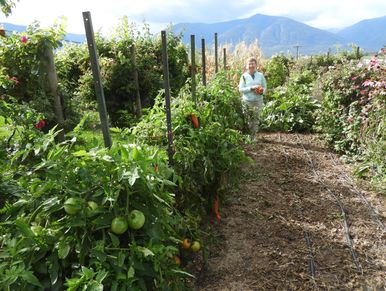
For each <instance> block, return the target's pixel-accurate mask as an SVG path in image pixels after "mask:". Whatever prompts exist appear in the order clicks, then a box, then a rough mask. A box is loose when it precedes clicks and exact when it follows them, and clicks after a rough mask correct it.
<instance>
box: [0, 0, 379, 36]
mask: <svg viewBox="0 0 386 291" xmlns="http://www.w3.org/2000/svg"><path fill="white" fill-rule="evenodd" d="M83 11H90V12H91V16H92V21H93V25H94V30H98V29H100V28H102V27H103V30H104V31H107V30H108V29H110V28H112V27H115V26H116V25H117V23H118V21H119V19H120V18H122V17H123V16H128V18H129V20H131V21H135V22H143V21H144V20H145V21H146V22H147V23H149V24H150V25H151V28H152V30H153V31H159V30H160V29H161V28H164V27H166V25H167V24H169V23H173V24H177V23H180V22H205V23H213V22H219V21H227V20H232V19H237V18H245V17H249V16H252V15H254V14H256V13H261V14H267V15H274V16H286V17H289V18H292V19H295V20H298V21H301V22H304V23H306V24H309V25H311V26H314V27H318V28H323V29H326V28H327V29H328V28H343V27H345V26H348V25H351V24H354V23H355V22H358V21H360V20H362V19H368V18H374V17H379V16H384V15H386V1H384V0H356V1H352V0H297V1H288V0H239V1H235V0H233V1H229V0H212V1H208V0H197V1H186V0H142V1H138V0H127V1H119V0H110V1H95V0H67V1H58V0H34V1H31V0H21V1H20V2H17V4H16V8H15V9H14V11H13V13H12V15H11V16H10V17H9V18H5V16H3V15H0V22H11V23H15V24H24V25H25V24H30V23H31V22H32V21H34V20H39V21H40V22H41V23H42V26H51V25H52V24H53V23H54V20H55V19H57V18H58V17H59V16H62V15H64V16H66V17H67V19H68V21H67V31H69V32H75V33H84V25H83V18H82V12H83Z"/></svg>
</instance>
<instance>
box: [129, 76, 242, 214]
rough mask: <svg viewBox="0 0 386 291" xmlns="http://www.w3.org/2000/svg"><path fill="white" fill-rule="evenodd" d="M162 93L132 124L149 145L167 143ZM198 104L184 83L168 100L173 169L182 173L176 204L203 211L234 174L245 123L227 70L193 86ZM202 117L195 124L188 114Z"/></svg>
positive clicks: (239, 100) (239, 155) (226, 186)
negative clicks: (142, 115) (172, 146)
mask: <svg viewBox="0 0 386 291" xmlns="http://www.w3.org/2000/svg"><path fill="white" fill-rule="evenodd" d="M163 99H164V98H162V95H160V98H158V99H157V102H156V104H155V105H154V107H153V108H152V109H151V110H150V111H149V112H148V114H147V115H146V116H145V117H144V119H143V120H142V121H141V122H140V123H139V124H138V125H137V126H136V127H135V128H134V129H133V133H134V134H135V135H136V136H137V138H138V139H139V140H141V141H143V142H147V143H149V144H158V145H161V146H164V147H166V145H167V134H166V127H165V124H166V120H165V109H164V108H165V104H164V100H163ZM197 100H198V101H197V104H194V102H193V101H192V97H191V93H190V91H189V90H188V87H185V89H183V90H181V91H180V94H179V95H178V96H177V97H176V98H173V99H172V118H173V121H172V127H173V140H174V143H175V149H174V150H175V153H174V156H173V160H174V167H175V170H176V173H177V174H178V175H180V176H181V177H182V186H183V189H182V190H181V193H180V201H179V202H180V203H181V205H185V206H186V207H187V208H189V209H193V210H194V209H196V211H200V210H201V211H203V209H202V207H203V206H204V207H208V208H209V209H210V205H211V203H212V200H213V196H214V194H215V193H216V192H220V193H221V194H222V191H223V190H225V189H227V188H228V187H229V186H230V185H231V182H232V181H230V177H232V178H234V179H235V180H236V179H237V177H238V175H237V174H238V172H239V166H240V162H241V161H243V160H245V156H244V154H243V151H242V149H241V147H240V144H241V142H242V139H243V138H242V135H241V132H240V129H242V128H243V126H244V121H243V118H241V116H242V115H241V99H240V96H239V94H238V92H236V91H235V90H232V87H231V83H230V81H229V80H227V79H226V77H225V75H223V74H218V75H217V76H216V77H215V78H214V79H213V80H212V81H211V83H210V84H208V87H204V86H201V85H199V86H198V88H197ZM192 113H194V114H195V116H196V117H198V119H199V121H200V128H199V129H197V128H194V126H193V125H192V121H191V114H192Z"/></svg>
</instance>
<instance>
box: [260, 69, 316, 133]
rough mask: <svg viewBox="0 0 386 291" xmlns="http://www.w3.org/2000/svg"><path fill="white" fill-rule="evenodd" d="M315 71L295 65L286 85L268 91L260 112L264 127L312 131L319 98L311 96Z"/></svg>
mask: <svg viewBox="0 0 386 291" xmlns="http://www.w3.org/2000/svg"><path fill="white" fill-rule="evenodd" d="M316 76H317V75H316V74H315V72H313V71H312V70H309V69H306V68H304V67H303V66H301V65H300V66H299V65H298V67H295V66H293V67H292V71H291V74H290V76H288V80H287V81H286V83H285V84H284V86H279V87H276V88H274V89H272V90H270V91H269V93H268V95H267V96H266V97H265V102H266V104H265V106H264V108H263V111H262V114H261V128H262V129H263V130H271V131H285V132H310V131H312V127H313V125H314V123H315V118H316V109H317V108H318V107H319V104H318V102H317V101H316V100H315V98H314V97H312V95H311V94H312V90H313V83H314V80H315V79H316Z"/></svg>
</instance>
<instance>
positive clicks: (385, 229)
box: [330, 153, 386, 232]
mask: <svg viewBox="0 0 386 291" xmlns="http://www.w3.org/2000/svg"><path fill="white" fill-rule="evenodd" d="M330 157H331V160H332V161H333V163H334V164H335V165H336V166H337V165H338V164H337V163H336V158H335V157H334V156H333V155H332V154H331V153H330ZM341 175H342V176H343V179H344V180H345V181H346V183H347V184H349V186H350V187H351V189H350V190H351V191H352V192H354V193H355V194H357V195H358V196H359V198H360V199H361V200H362V202H363V203H364V204H365V205H366V206H367V210H368V211H369V213H370V216H371V217H372V218H373V219H374V220H375V222H376V223H377V224H378V226H379V228H381V230H382V231H383V232H386V225H385V224H384V223H383V222H382V220H381V219H380V217H379V216H380V215H379V213H378V211H377V210H376V209H375V207H374V206H372V205H371V203H370V202H369V201H368V200H367V199H366V197H365V196H364V195H363V193H362V191H360V190H359V189H357V188H356V187H355V183H354V181H353V180H352V179H351V178H350V177H349V176H348V175H347V174H346V173H344V172H341Z"/></svg>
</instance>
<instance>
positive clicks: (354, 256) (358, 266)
mask: <svg viewBox="0 0 386 291" xmlns="http://www.w3.org/2000/svg"><path fill="white" fill-rule="evenodd" d="M295 136H296V138H297V140H298V143H299V144H300V145H301V147H302V148H303V151H304V153H305V154H306V155H307V157H308V159H309V162H310V165H311V169H312V171H313V172H314V175H315V178H317V181H318V182H319V183H320V184H322V185H323V186H324V188H325V189H326V190H327V192H328V193H330V195H331V196H332V197H333V198H334V199H335V200H336V202H337V204H338V206H339V208H340V210H341V214H342V221H343V228H344V236H345V238H346V242H347V246H348V247H349V250H350V253H351V257H352V260H353V262H354V264H355V267H356V269H357V272H358V273H361V274H363V270H362V267H361V264H360V263H359V259H358V256H357V254H356V252H355V250H354V246H353V243H352V240H351V237H350V230H349V226H348V223H347V215H346V211H345V210H344V207H343V204H342V201H340V199H339V197H338V196H337V195H335V193H334V192H333V191H331V189H330V188H328V186H327V185H326V183H325V182H324V181H323V180H322V179H321V177H320V175H319V174H318V172H317V171H316V167H315V164H314V161H313V160H312V158H311V156H310V155H309V153H308V151H307V149H306V148H305V147H304V145H303V144H302V142H301V141H300V138H299V135H298V134H297V133H296V134H295Z"/></svg>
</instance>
